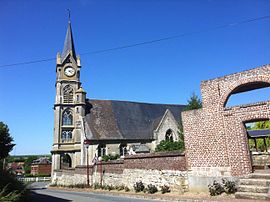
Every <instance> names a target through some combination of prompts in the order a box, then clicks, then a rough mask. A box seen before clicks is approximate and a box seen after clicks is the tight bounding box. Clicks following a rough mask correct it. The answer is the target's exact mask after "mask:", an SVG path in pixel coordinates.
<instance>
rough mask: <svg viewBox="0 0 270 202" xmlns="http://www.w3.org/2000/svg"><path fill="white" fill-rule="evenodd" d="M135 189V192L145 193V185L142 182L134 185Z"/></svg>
mask: <svg viewBox="0 0 270 202" xmlns="http://www.w3.org/2000/svg"><path fill="white" fill-rule="evenodd" d="M133 187H134V190H135V192H141V191H143V190H144V188H145V187H144V184H143V183H142V181H139V182H136V183H135V184H134V185H133Z"/></svg>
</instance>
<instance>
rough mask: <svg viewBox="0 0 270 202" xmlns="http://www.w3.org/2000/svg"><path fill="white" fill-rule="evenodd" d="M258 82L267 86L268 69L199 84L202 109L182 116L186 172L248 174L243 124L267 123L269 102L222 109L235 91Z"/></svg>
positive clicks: (265, 67) (269, 108)
mask: <svg viewBox="0 0 270 202" xmlns="http://www.w3.org/2000/svg"><path fill="white" fill-rule="evenodd" d="M260 82H261V83H268V84H270V66H269V65H265V66H262V67H258V68H255V69H251V70H247V71H243V72H239V73H235V74H231V75H227V76H224V77H219V78H216V79H212V80H208V81H202V83H201V93H202V103H203V108H202V109H199V110H191V111H185V112H182V121H183V129H184V138H185V146H186V156H187V165H188V168H189V169H191V170H193V171H194V170H196V171H198V170H201V169H200V168H206V169H207V168H211V169H210V170H213V168H216V170H220V172H215V175H221V176H222V173H226V175H228V172H231V173H230V175H232V176H243V175H245V174H248V173H250V172H251V161H250V157H249V150H248V144H247V135H246V130H245V127H244V123H245V122H247V121H255V120H260V119H269V118H270V102H260V103H254V104H249V105H242V106H235V107H230V108H229V107H226V102H227V100H228V98H229V96H230V95H231V94H232V93H233V92H235V91H236V90H237V89H239V87H242V86H247V85H249V84H256V83H260ZM222 170H225V171H226V172H223V171H222ZM193 173H194V172H193ZM195 173H196V172H195ZM217 173H219V174H217ZM208 175H209V174H208Z"/></svg>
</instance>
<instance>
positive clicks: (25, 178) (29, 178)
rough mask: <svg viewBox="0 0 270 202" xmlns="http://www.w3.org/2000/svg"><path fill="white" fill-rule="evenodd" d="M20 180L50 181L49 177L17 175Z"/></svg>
mask: <svg viewBox="0 0 270 202" xmlns="http://www.w3.org/2000/svg"><path fill="white" fill-rule="evenodd" d="M18 180H19V181H21V182H48V181H51V177H19V178H18Z"/></svg>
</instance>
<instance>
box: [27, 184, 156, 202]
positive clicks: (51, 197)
mask: <svg viewBox="0 0 270 202" xmlns="http://www.w3.org/2000/svg"><path fill="white" fill-rule="evenodd" d="M45 186H46V183H42V182H35V183H33V184H32V185H31V190H32V194H31V195H32V199H33V202H68V201H74V202H86V201H88V202H89V201H91V202H126V201H128V202H157V200H146V199H136V198H130V197H125V196H112V195H106V194H97V193H93V192H73V191H63V190H52V189H47V188H46V187H45Z"/></svg>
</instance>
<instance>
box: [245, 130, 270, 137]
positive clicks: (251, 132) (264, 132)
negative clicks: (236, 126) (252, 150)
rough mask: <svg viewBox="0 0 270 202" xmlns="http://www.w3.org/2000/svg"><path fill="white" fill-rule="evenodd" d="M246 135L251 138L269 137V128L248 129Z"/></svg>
mask: <svg viewBox="0 0 270 202" xmlns="http://www.w3.org/2000/svg"><path fill="white" fill-rule="evenodd" d="M247 133H248V136H249V137H251V138H259V137H269V136H270V130H269V129H262V130H248V131H247Z"/></svg>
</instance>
